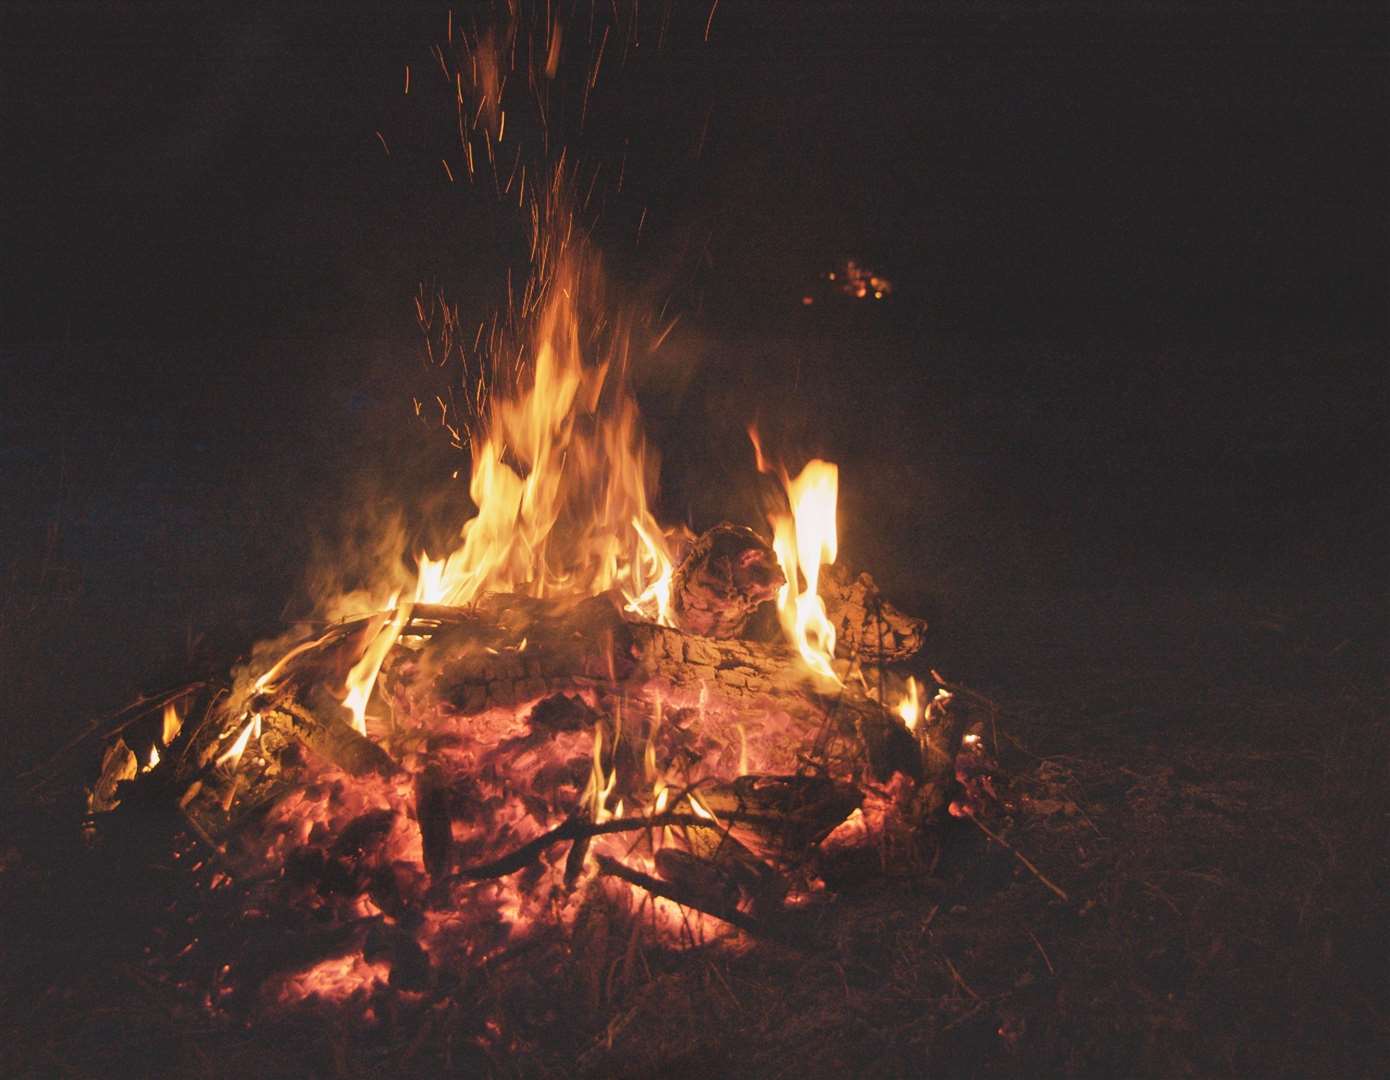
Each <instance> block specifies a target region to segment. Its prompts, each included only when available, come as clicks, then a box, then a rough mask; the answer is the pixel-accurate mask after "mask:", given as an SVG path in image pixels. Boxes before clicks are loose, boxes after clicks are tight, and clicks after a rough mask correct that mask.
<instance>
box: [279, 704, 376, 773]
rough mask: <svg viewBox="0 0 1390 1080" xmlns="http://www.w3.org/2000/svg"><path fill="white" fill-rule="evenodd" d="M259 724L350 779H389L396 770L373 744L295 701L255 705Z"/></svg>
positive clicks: (339, 721)
mask: <svg viewBox="0 0 1390 1080" xmlns="http://www.w3.org/2000/svg"><path fill="white" fill-rule="evenodd" d="M257 711H259V712H260V714H261V720H262V723H264V724H266V725H267V726H268V727H270V728H272V729H275V730H279V731H282V732H284V733H285V734H286V735H288V736H290V737H291V738H294V739H297V740H298V741H299V742H301V743H303V744H304V746H306V747H308V749H310V750H312V751H313V752H314V753H316V754H318V755H319V756H320V757H323V758H325V759H327V760H328V761H331V762H332V763H333V764H334V765H337V766H338V767H339V768H340V769H342V770H343V771H344V772H345V773H347V774H349V775H350V776H365V775H366V774H367V773H372V772H374V773H378V774H380V775H381V776H393V775H395V774H396V773H398V772H400V771H401V769H400V766H399V765H397V764H396V763H395V762H394V761H392V760H391V756H390V755H389V754H388V753H387V752H386V751H385V750H383V749H382V748H381V747H380V746H378V745H377V744H376V743H374V742H372V740H371V739H368V738H367V737H366V736H364V735H359V734H358V733H357V731H356V730H355V729H353V728H352V727H351V726H349V725H348V724H346V723H345V722H343V721H342V720H338V719H336V718H331V719H321V718H320V717H318V716H316V715H314V714H313V713H311V712H310V711H309V710H308V709H306V708H305V707H304V706H303V705H301V704H299V703H298V702H297V701H292V700H289V699H288V698H280V699H278V700H277V701H275V703H274V704H263V705H257Z"/></svg>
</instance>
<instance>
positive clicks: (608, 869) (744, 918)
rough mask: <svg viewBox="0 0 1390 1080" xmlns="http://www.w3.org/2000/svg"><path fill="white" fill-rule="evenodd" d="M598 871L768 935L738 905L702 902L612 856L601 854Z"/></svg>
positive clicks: (740, 927) (763, 935) (749, 929)
mask: <svg viewBox="0 0 1390 1080" xmlns="http://www.w3.org/2000/svg"><path fill="white" fill-rule="evenodd" d="M598 866H599V872H600V873H602V874H605V875H607V876H609V877H615V878H618V879H619V880H621V881H626V882H627V883H628V884H629V885H636V886H637V887H638V888H641V889H646V890H647V892H649V893H651V894H652V895H653V896H660V897H662V898H664V899H666V900H670V901H672V902H674V903H677V904H680V905H681V906H682V907H688V908H694V909H695V910H696V911H702V912H704V913H705V914H706V915H712V916H713V917H714V918H716V919H721V920H723V921H724V922H726V923H728V924H729V925H730V926H736V927H738V928H739V929H740V930H743V931H744V932H746V933H749V934H753V935H754V936H756V937H767V936H768V933H769V932H768V929H767V927H765V926H764V925H763V924H762V923H760V922H759V921H758V920H757V919H755V918H753V917H752V916H751V915H745V914H744V913H743V912H741V911H739V910H738V908H736V907H733V906H732V905H730V906H727V907H726V906H723V905H721V906H719V907H715V906H714V905H713V904H705V903H701V902H699V901H697V900H694V899H692V898H691V897H690V896H688V895H686V894H685V893H684V892H682V891H681V890H680V889H679V888H677V887H676V886H674V885H672V884H671V883H670V882H667V881H662V880H661V879H659V878H654V877H652V876H651V875H650V874H644V873H642V872H641V871H640V870H634V869H632V868H631V867H630V866H624V865H623V864H622V863H620V862H619V861H618V860H617V859H614V858H612V857H611V856H609V855H600V856H598Z"/></svg>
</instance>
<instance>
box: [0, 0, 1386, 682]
mask: <svg viewBox="0 0 1390 1080" xmlns="http://www.w3.org/2000/svg"><path fill="white" fill-rule="evenodd" d="M643 6H644V8H649V9H651V11H650V12H649V14H650V17H652V18H654V17H655V12H656V11H659V10H660V9H661V5H658V4H652V5H643ZM1272 9H1273V10H1268V11H1259V10H1257V9H1256V8H1255V7H1253V6H1245V5H1225V6H1218V8H1217V9H1216V10H1214V11H1213V10H1208V9H1207V8H1206V7H1196V6H1186V5H1164V4H1119V5H1109V4H1107V5H1095V6H1091V5H1083V4H1056V5H1023V4H1017V5H1015V4H986V5H971V4H910V3H904V4H848V3H827V4H801V3H796V4H793V3H756V4H755V3H748V2H744V3H739V2H736V0H724V2H723V3H721V4H720V5H719V8H718V10H717V11H716V12H715V16H714V19H713V20H712V22H711V23H710V35H709V40H708V42H706V41H704V40H703V37H704V30H705V22H706V19H707V16H708V8H707V7H705V6H704V5H689V6H686V5H682V6H680V8H679V10H677V11H676V12H675V14H674V15H673V17H672V19H671V22H670V26H669V28H668V33H667V35H666V38H665V42H666V43H665V45H664V47H663V49H661V50H657V49H655V48H653V47H651V45H650V38H648V41H647V43H646V51H645V52H641V50H639V53H640V55H637V56H635V57H633V58H632V59H631V61H630V63H629V64H628V65H627V66H626V67H623V68H621V69H618V68H617V67H615V66H613V65H610V67H609V68H608V69H607V71H608V76H607V77H606V78H605V80H603V81H602V82H601V84H600V91H599V93H598V96H597V98H596V100H595V108H594V115H595V117H597V119H596V120H595V121H594V122H593V124H592V125H591V126H590V127H589V128H588V130H587V131H586V134H585V137H584V140H583V147H584V149H585V152H586V153H587V154H588V155H589V160H591V161H599V160H604V161H607V162H610V163H612V164H610V165H608V166H606V167H607V168H608V169H609V170H610V172H609V173H608V177H611V175H612V170H613V169H614V168H616V161H617V160H618V159H619V158H620V157H621V156H622V155H623V154H624V153H626V158H625V162H626V163H625V165H624V170H625V173H624V188H623V191H622V192H621V193H617V192H615V191H612V190H611V189H610V188H607V187H606V186H604V190H605V191H607V194H606V195H605V196H604V197H603V199H602V200H601V201H602V207H601V212H600V213H599V214H598V215H597V220H596V235H597V237H598V239H599V241H600V243H601V244H602V245H603V248H604V251H605V255H606V258H607V259H608V265H609V268H610V270H611V272H612V274H613V277H614V280H615V281H616V282H618V283H619V285H620V287H621V288H622V289H624V290H630V291H631V292H632V293H633V294H635V295H638V296H642V297H644V298H646V299H648V300H652V301H655V302H661V301H669V304H670V308H669V310H671V311H678V312H682V313H683V318H682V323H681V324H680V328H679V330H678V332H677V333H675V334H674V335H673V336H672V338H671V340H670V343H669V346H668V351H667V352H666V354H665V356H664V357H663V358H662V359H661V360H660V361H659V362H657V363H654V365H653V371H654V374H651V375H650V377H648V378H645V379H644V382H643V386H642V395H643V399H644V405H645V406H646V409H647V412H648V415H649V418H650V429H651V432H652V435H653V438H654V440H655V441H656V443H657V445H658V447H659V448H660V450H661V452H662V456H663V459H664V460H665V462H666V465H667V467H666V476H665V479H664V484H663V495H662V499H663V504H662V505H663V509H664V511H665V513H666V516H667V517H668V518H669V519H676V518H682V517H684V518H687V519H689V520H690V521H692V523H694V524H696V525H697V526H701V525H708V524H710V523H711V522H712V521H713V520H715V519H716V518H717V517H718V516H721V515H723V514H726V513H734V514H743V515H745V516H746V515H747V513H748V510H749V506H750V505H751V504H750V503H749V501H748V499H747V491H746V485H747V483H748V478H749V477H751V475H752V468H751V457H750V456H749V454H748V452H747V449H746V442H745V441H744V439H743V436H742V430H743V425H744V424H745V423H746V422H747V421H748V420H750V419H753V418H754V415H757V416H760V417H761V418H762V420H763V422H764V423H766V424H767V425H768V426H769V427H770V428H771V429H772V430H775V431H777V432H778V433H779V435H781V436H783V437H784V438H785V440H786V445H787V447H788V448H789V452H790V453H813V452H814V453H821V454H824V455H826V456H830V457H832V458H834V459H836V460H839V461H840V462H842V463H843V466H844V471H845V484H844V486H845V495H844V506H845V520H846V522H847V523H846V525H845V526H844V529H845V534H846V536H845V545H846V550H847V553H848V555H849V557H851V558H852V559H853V561H856V562H858V563H859V564H861V565H866V566H869V567H871V568H873V569H874V570H875V571H876V572H877V573H878V574H879V576H880V577H881V578H883V579H885V580H886V581H887V582H889V583H890V584H891V585H893V586H895V587H896V589H897V591H898V593H899V594H900V595H903V596H906V597H908V598H909V599H910V600H913V601H915V602H916V603H918V604H919V605H922V606H924V607H932V608H933V613H934V614H935V612H936V610H938V609H939V607H940V606H941V605H945V604H947V603H948V600H943V599H942V597H943V596H945V597H949V595H950V591H951V589H952V588H953V587H955V586H954V585H953V583H959V582H961V581H966V582H973V583H982V582H983V583H994V584H995V585H996V586H997V587H998V588H1000V589H1026V588H1033V587H1038V586H1039V585H1040V583H1043V584H1052V585H1057V586H1058V587H1077V588H1082V587H1084V588H1109V587H1116V588H1120V587H1125V586H1126V585H1127V584H1132V583H1133V582H1135V581H1137V580H1148V581H1154V580H1158V581H1168V580H1172V581H1173V582H1175V584H1174V586H1173V587H1174V588H1177V587H1180V586H1179V585H1178V584H1176V583H1177V582H1179V581H1180V580H1184V579H1185V578H1186V577H1190V576H1197V577H1206V578H1209V579H1212V578H1214V579H1218V580H1226V581H1232V582H1239V581H1244V580H1247V579H1256V578H1261V577H1279V578H1287V577H1289V576H1291V575H1304V576H1307V577H1308V578H1309V579H1310V580H1312V581H1313V582H1314V584H1313V585H1312V586H1310V587H1314V588H1321V587H1328V588H1333V587H1335V588H1347V587H1351V586H1349V585H1348V584H1347V582H1349V581H1365V580H1367V579H1368V578H1375V577H1378V574H1379V569H1380V567H1381V563H1380V558H1381V553H1382V552H1383V550H1384V540H1385V532H1384V529H1383V521H1384V509H1385V506H1384V495H1383V487H1384V479H1385V476H1384V449H1385V447H1384V433H1385V426H1384V420H1385V415H1384V407H1385V345H1386V316H1385V304H1384V301H1385V299H1386V293H1387V289H1386V286H1387V259H1386V255H1387V243H1386V240H1387V236H1386V233H1387V214H1386V205H1387V204H1386V200H1385V195H1384V191H1385V181H1386V178H1387V177H1386V168H1385V164H1386V162H1385V139H1384V121H1385V118H1386V91H1387V82H1386V73H1385V67H1384V56H1385V50H1386V46H1387V26H1386V20H1385V18H1384V16H1383V14H1381V13H1380V12H1379V11H1378V10H1377V6H1376V5H1364V6H1363V5H1325V4H1282V5H1272ZM444 12H445V7H444V6H443V5H438V6H437V7H436V6H428V7H425V8H411V9H410V10H409V11H405V10H398V8H397V5H390V4H381V5H368V4H363V3H356V2H351V3H348V4H320V3H312V4H293V5H291V4H286V5H246V6H243V5H229V4H225V3H217V4H213V3H199V2H194V3H187V2H179V3H164V2H152V3H141V4H114V3H113V4H100V3H82V2H77V3H54V2H44V3H20V2H8V3H5V4H4V5H3V7H0V19H2V20H3V25H4V32H3V35H0V66H2V67H3V74H2V75H0V78H3V98H0V100H3V113H2V114H0V121H2V122H3V139H4V145H5V147H6V153H5V155H4V165H3V172H0V176H3V188H4V193H5V195H4V199H3V210H0V214H3V216H2V217H0V230H3V241H2V242H0V251H3V256H2V257H0V305H2V306H0V366H2V367H0V370H3V376H4V380H5V395H4V397H5V407H4V410H3V414H2V415H3V428H2V429H0V456H3V460H4V462H5V466H4V467H5V473H6V477H5V480H4V484H5V487H4V493H5V500H6V514H5V519H6V520H5V525H4V526H3V531H2V532H0V535H3V536H4V554H5V559H6V560H7V565H13V566H15V567H19V566H29V565H30V564H31V563H32V561H33V560H35V559H36V558H39V557H40V553H41V552H42V550H44V544H45V543H48V542H50V541H47V540H45V538H46V537H50V536H51V527H52V526H53V524H54V523H55V522H57V523H58V524H59V526H60V529H59V531H60V533H61V539H60V542H59V548H60V550H58V551H57V555H56V558H57V561H58V562H59V563H60V564H61V565H62V566H64V567H67V568H68V569H69V570H70V577H71V579H72V580H73V581H76V582H79V583H80V586H75V587H79V588H80V593H81V596H82V597H83V600H82V604H83V605H85V606H84V607H83V610H84V611H86V612H88V613H89V617H90V618H91V619H92V620H93V621H100V620H101V618H102V616H103V615H109V614H110V613H111V612H113V611H121V610H126V611H129V610H132V609H131V608H130V607H129V605H130V604H132V603H135V604H137V606H138V605H144V606H143V607H138V610H139V612H140V619H139V621H141V622H142V624H149V625H163V624H164V623H165V621H166V620H165V619H164V617H163V613H165V612H172V613H174V614H175V615H176V616H177V617H176V618H170V619H169V620H167V621H168V622H169V623H171V624H172V623H177V622H179V621H180V620H182V622H184V623H187V624H189V625H198V626H203V627H206V626H207V625H208V624H209V623H221V624H229V620H231V618H232V616H233V615H235V616H237V617H238V618H241V617H245V618H247V619H254V618H259V617H263V616H267V615H269V616H274V615H276V614H277V612H278V607H279V605H280V604H281V603H282V602H283V600H284V598H285V597H286V596H288V595H289V594H290V593H291V592H292V590H293V588H294V585H295V582H296V580H297V575H298V573H299V567H300V566H302V564H303V562H304V558H305V556H306V555H307V553H308V552H309V550H310V549H311V547H312V545H313V542H314V540H313V534H314V533H315V532H316V531H319V530H320V527H322V529H326V530H327V531H328V532H330V533H331V532H332V528H333V527H332V526H331V525H326V524H324V523H325V522H329V521H330V520H331V519H332V518H333V515H334V514H335V513H337V512H339V511H338V510H336V509H335V508H340V507H342V506H343V505H345V502H350V501H351V500H353V499H357V500H360V499H362V498H363V495H362V492H363V491H370V492H371V493H372V494H371V496H370V498H371V499H372V500H376V499H377V498H378V497H383V498H388V499H395V500H398V501H400V502H403V503H408V502H410V501H411V500H412V499H413V498H414V496H415V491H416V490H417V489H418V490H427V491H434V490H435V489H436V488H437V487H438V485H439V481H440V480H441V479H442V478H443V477H444V475H446V474H447V470H448V469H450V468H454V467H457V466H458V464H459V462H458V461H457V460H456V459H454V458H451V457H449V455H448V453H447V451H445V450H444V448H443V447H442V446H441V444H440V440H439V439H438V438H437V436H436V435H435V434H433V433H431V432H430V431H429V430H427V429H425V428H424V427H422V426H420V425H417V424H415V423H414V422H413V420H412V413H411V409H410V398H411V395H412V394H413V393H419V392H421V389H422V388H428V385H429V383H428V380H427V379H426V378H425V377H424V376H423V374H422V372H421V370H420V364H419V354H420V340H419V334H418V332H417V330H416V327H415V322H414V308H413V300H414V298H415V296H416V294H417V291H418V290H419V288H420V286H421V284H422V283H424V284H426V285H427V286H429V287H434V286H439V287H441V288H443V289H444V290H445V292H446V293H447V294H448V295H449V296H450V297H451V298H452V299H455V300H457V301H459V302H460V303H461V304H462V305H464V307H465V308H466V309H467V310H468V311H470V312H474V313H476V314H475V315H474V318H482V317H484V316H485V315H486V313H487V311H488V310H489V306H490V305H492V304H494V303H495V302H496V301H497V299H498V298H499V297H500V296H501V295H502V290H503V289H504V287H505V271H506V267H507V266H508V265H518V263H517V254H518V251H519V247H518V237H519V236H520V235H521V234H520V232H519V230H518V227H517V219H516V217H515V215H514V214H513V213H512V212H510V211H508V210H507V209H506V208H505V207H503V206H499V204H498V203H497V202H496V201H495V200H494V199H492V198H490V197H489V196H488V195H487V194H486V193H485V192H481V191H479V190H477V189H475V188H472V187H470V186H469V185H467V184H463V183H450V182H449V179H448V177H447V176H446V175H445V173H444V170H443V168H442V167H441V166H440V161H439V159H440V157H441V155H445V154H447V153H449V152H450V151H451V148H450V146H449V144H448V139H447V134H448V127H449V120H450V118H449V117H448V116H447V115H442V114H440V113H439V112H437V111H434V107H433V105H432V104H431V102H434V101H438V100H439V99H438V96H437V93H436V95H435V96H434V97H431V96H430V94H431V93H432V92H436V91H437V90H438V88H437V87H435V88H433V90H431V89H430V86H431V84H430V82H429V80H430V77H431V74H432V64H433V61H432V60H431V59H430V56H429V52H428V49H429V46H430V45H431V44H432V43H433V42H435V41H437V40H439V39H440V38H441V37H442V36H443V32H444V31H443V28H444V21H445V15H444ZM407 64H408V65H410V66H411V68H412V71H413V74H414V78H415V81H416V89H415V90H414V91H413V92H412V94H411V95H410V96H409V97H407V96H406V95H404V94H403V93H402V90H403V74H404V69H405V67H406V65H407ZM433 74H434V76H435V82H438V81H439V80H438V73H437V72H433ZM378 132H380V133H381V137H382V138H384V139H385V140H386V142H387V145H388V146H389V147H390V151H391V152H390V154H389V155H388V154H387V153H385V152H384V150H383V146H382V143H381V141H380V139H379V138H378ZM702 132H703V137H702V135H701V133H702ZM606 184H607V178H606V179H605V185H606ZM644 208H645V209H646V219H645V221H644V222H643V226H642V235H641V241H640V244H639V243H638V242H637V223H638V221H639V220H641V218H642V211H643V209H644ZM844 257H858V258H860V259H863V260H865V261H867V262H868V263H869V264H871V265H873V266H874V267H875V268H878V269H880V270H881V271H882V272H883V273H885V274H886V275H887V276H888V277H889V278H891V279H892V281H893V282H894V285H895V289H894V292H893V294H892V295H891V296H890V297H889V298H887V300H886V301H885V302H883V303H882V304H879V305H863V304H852V303H848V302H844V303H836V302H834V299H835V298H834V297H833V296H832V295H830V294H829V293H827V292H825V290H824V286H823V284H820V283H818V281H819V275H822V274H823V273H824V272H825V271H826V270H828V269H830V268H831V267H833V266H834V265H835V263H836V261H837V260H839V259H842V258H844ZM817 290H819V291H817ZM812 292H814V293H815V297H816V298H817V299H818V302H817V303H816V304H814V305H812V306H809V307H807V306H804V305H803V304H802V303H801V298H802V296H803V295H806V294H809V293H812ZM364 484H365V485H367V486H366V487H365V488H364V487H362V486H361V485H364ZM349 491H352V492H354V494H353V495H351V496H347V495H346V493H347V492H349ZM464 512H466V507H462V506H457V505H456V506H455V507H454V508H453V509H452V510H451V511H450V513H452V514H453V515H454V517H455V518H457V517H458V516H459V515H461V514H462V513H464ZM446 516H447V515H446ZM306 523H307V524H306ZM26 572H27V571H26ZM152 578H153V579H154V580H153V581H152V580H151V579H152ZM134 597H138V599H132V598H134ZM122 605H126V607H124V608H122ZM934 605H935V606H934ZM236 625H240V624H239V623H238V624H236ZM158 632H163V631H158ZM182 632H183V631H182V629H179V630H178V633H182ZM151 633H157V631H151ZM170 633H172V631H170ZM108 636H109V635H108ZM94 640H95V641H96V642H97V644H96V645H94V646H93V647H94V648H99V647H100V641H101V640H102V639H101V636H100V634H99V633H98V634H97V637H96V639H94ZM111 647H112V648H114V645H113V646H111ZM170 648H172V646H170ZM118 659H119V658H116V659H112V660H110V661H109V662H108V665H107V666H108V667H109V668H112V669H114V668H116V667H118V666H119V664H118ZM127 666H128V665H127Z"/></svg>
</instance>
